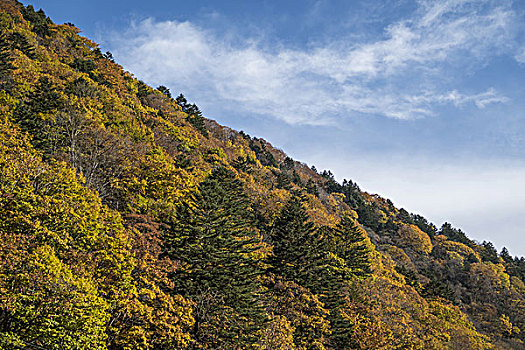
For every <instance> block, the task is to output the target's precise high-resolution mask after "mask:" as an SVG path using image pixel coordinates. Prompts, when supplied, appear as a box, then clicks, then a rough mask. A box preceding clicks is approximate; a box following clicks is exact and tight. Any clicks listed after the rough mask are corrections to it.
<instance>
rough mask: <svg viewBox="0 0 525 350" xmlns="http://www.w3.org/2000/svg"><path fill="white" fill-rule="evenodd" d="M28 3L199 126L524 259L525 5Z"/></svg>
mask: <svg viewBox="0 0 525 350" xmlns="http://www.w3.org/2000/svg"><path fill="white" fill-rule="evenodd" d="M23 3H24V4H26V5H27V4H32V5H33V6H35V8H37V9H39V8H43V9H44V11H45V12H46V14H47V15H48V16H50V17H51V19H53V20H54V21H55V22H57V23H64V22H71V23H73V24H75V25H76V26H77V27H79V28H80V29H81V30H82V35H84V36H87V37H89V38H91V39H93V40H95V41H96V42H98V43H100V45H101V49H102V50H103V51H106V50H109V51H111V52H112V54H113V56H114V57H115V59H116V61H117V62H118V63H120V64H121V65H122V66H123V67H124V68H125V69H126V70H128V71H130V72H132V73H133V74H134V75H135V76H136V77H137V78H139V79H141V80H143V81H145V82H146V83H148V84H150V85H152V86H154V87H156V86H158V85H165V86H167V87H168V88H169V89H170V90H171V92H172V94H173V95H178V94H179V93H181V92H182V93H184V95H185V96H186V97H187V99H188V100H189V101H191V102H195V103H196V104H197V105H198V106H199V107H200V109H201V110H202V111H203V112H204V115H205V116H206V117H208V118H211V119H215V120H217V121H218V122H219V123H221V124H224V125H227V126H230V127H232V128H234V129H237V130H244V131H245V132H247V133H248V134H250V135H252V136H257V137H262V138H264V139H266V140H268V141H270V142H271V143H272V144H273V145H274V146H276V147H278V148H281V149H283V150H284V151H285V152H286V153H287V154H289V155H291V156H292V157H293V158H294V159H297V160H300V161H303V162H305V163H307V164H309V165H315V166H316V168H317V169H330V170H331V171H332V172H333V173H334V175H335V176H336V178H337V179H338V180H342V179H343V178H346V179H352V180H353V181H355V182H357V183H358V184H359V185H360V187H361V189H363V190H365V191H367V192H370V193H379V194H380V195H382V196H383V197H386V198H390V199H391V200H392V201H393V202H394V204H396V206H398V207H403V208H405V209H407V210H408V211H410V212H414V213H418V214H421V215H423V216H425V217H427V218H428V219H429V220H430V221H432V222H434V223H435V224H436V225H437V226H438V227H439V226H441V224H442V223H443V222H445V221H447V222H450V223H452V224H453V225H454V226H455V227H459V228H461V229H462V230H463V231H465V232H466V233H467V234H468V235H469V237H471V238H473V239H475V240H477V241H479V242H482V241H483V240H490V241H492V242H493V243H494V244H495V246H496V247H497V248H498V249H501V248H502V247H503V246H506V247H507V248H508V249H509V250H510V252H511V253H512V254H514V255H521V256H525V225H523V224H522V221H523V219H524V218H525V84H523V83H524V82H525V1H520V0H516V1H510V0H494V1H493V0H440V1H435V0H418V1H414V0H397V1H390V0H363V1H360V0H358V1H344V0H339V1H337V0H317V1H316V0H291V1H283V0H281V1H277V0H261V1H241V0H237V1H227V0H224V1H210V0H195V1H173V0H172V1H168V0H150V1H137V0H127V1H123V0H114V1H102V0H90V1H87V0H84V1H80V0H25V1H23Z"/></svg>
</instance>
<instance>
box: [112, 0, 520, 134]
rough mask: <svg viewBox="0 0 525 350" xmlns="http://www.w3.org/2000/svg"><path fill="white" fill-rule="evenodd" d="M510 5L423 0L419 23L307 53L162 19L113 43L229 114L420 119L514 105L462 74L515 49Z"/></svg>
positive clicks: (144, 69)
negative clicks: (447, 108) (467, 82)
mask: <svg viewBox="0 0 525 350" xmlns="http://www.w3.org/2000/svg"><path fill="white" fill-rule="evenodd" d="M504 4H505V3H504V2H498V3H497V5H495V3H493V2H492V1H468V0H448V1H439V2H436V1H419V2H418V9H417V10H416V11H415V12H414V13H413V14H411V16H410V17H409V18H406V19H404V20H402V21H398V22H395V23H392V24H390V25H389V26H387V27H386V28H385V29H384V33H383V35H382V36H381V37H379V38H376V40H374V41H370V42H365V43H356V42H354V41H352V40H351V39H350V38H351V36H350V34H351V33H341V36H340V37H339V38H337V39H334V40H332V41H331V42H325V43H323V44H318V45H316V46H314V47H311V48H308V49H303V50H300V49H290V48H286V47H282V46H280V44H279V43H274V44H272V43H269V40H263V39H257V40H255V39H253V38H245V39H244V40H242V41H241V42H238V41H234V40H232V39H229V38H228V37H225V36H219V35H217V34H215V33H214V32H211V31H208V30H206V29H203V28H201V27H199V26H197V25H195V24H193V23H191V22H177V21H162V22H158V21H155V20H153V19H147V20H144V21H142V22H138V23H133V24H132V25H131V26H130V28H129V30H127V31H126V32H125V33H119V34H118V35H113V36H111V39H110V41H109V46H110V47H111V48H112V50H113V51H114V54H115V57H117V59H118V60H119V61H120V62H121V63H123V65H124V66H125V67H127V68H128V69H130V70H131V71H132V72H134V73H135V74H136V75H137V76H138V77H139V78H141V79H144V80H146V81H147V82H150V83H153V84H164V85H168V86H171V87H173V88H177V89H179V90H182V91H184V92H185V93H187V94H188V95H190V98H191V99H193V100H197V101H199V102H200V103H202V102H205V103H207V104H208V105H217V104H220V105H222V106H224V107H223V108H224V110H225V111H226V110H227V108H228V106H231V107H232V108H235V110H236V111H241V112H244V113H247V114H256V115H264V116H268V115H269V116H272V117H275V118H279V119H282V120H284V121H286V122H288V123H290V124H310V125H316V124H323V125H324V124H330V123H335V121H336V120H337V119H338V118H340V117H348V116H353V115H363V114H364V115H368V114H372V115H381V116H385V117H389V118H397V119H415V118H421V117H426V116H429V115H433V114H434V113H435V109H436V108H437V107H439V106H442V105H453V106H455V107H463V106H475V107H477V108H485V107H486V106H488V105H490V104H493V103H504V102H506V101H507V98H506V97H505V96H504V95H502V94H501V93H499V92H498V91H496V90H495V89H493V88H491V87H490V86H487V87H484V88H483V87H480V90H478V91H476V92H470V93H466V92H461V91H458V89H457V88H456V87H455V86H454V77H453V76H454V74H457V73H458V72H462V71H465V70H469V69H470V68H471V66H472V65H473V64H476V65H479V64H483V63H484V62H486V61H487V60H489V59H490V58H491V57H493V55H496V54H498V53H501V52H506V50H508V49H509V48H508V43H509V42H511V41H512V40H513V38H512V30H511V27H512V23H513V22H514V20H515V14H514V13H513V12H512V11H511V10H510V7H509V6H505V5H504ZM522 56H523V55H521V56H516V57H520V58H521V57H522ZM517 59H518V58H517ZM443 91H446V92H445V93H443Z"/></svg>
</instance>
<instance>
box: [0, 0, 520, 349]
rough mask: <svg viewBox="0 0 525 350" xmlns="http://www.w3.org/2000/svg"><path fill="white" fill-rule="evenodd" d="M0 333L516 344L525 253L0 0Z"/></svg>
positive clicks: (0, 342)
mask: <svg viewBox="0 0 525 350" xmlns="http://www.w3.org/2000/svg"><path fill="white" fill-rule="evenodd" d="M0 85H1V89H0V139H1V143H0V349H49V350H51V349H53V350H63V349H110V350H124V349H126V350H128V349H129V350H131V349H159V350H160V349H258V350H263V349H267V350H278V349H283V350H284V349H289V350H292V349H295V350H314V349H315V350H329V349H333V350H336V349H337V350H338V349H525V284H524V281H525V259H524V258H523V257H522V258H517V257H512V256H511V255H510V254H509V252H508V251H507V250H506V249H503V250H502V251H501V252H497V250H496V249H495V248H494V246H493V245H492V244H491V243H490V242H482V243H479V242H475V241H473V240H471V239H469V238H468V236H467V235H466V234H465V233H464V232H462V231H461V230H460V229H457V228H454V227H452V226H451V225H450V224H448V223H445V224H443V225H442V226H441V227H440V228H438V227H436V226H435V225H434V224H432V223H430V222H428V221H427V220H426V219H425V218H424V217H422V216H420V215H417V214H411V213H409V212H407V211H406V210H404V209H399V208H396V207H395V206H394V204H393V203H392V202H391V201H390V200H388V199H385V198H382V197H380V196H379V195H373V194H369V193H366V192H364V191H362V190H361V189H360V188H359V186H358V185H357V184H356V183H354V182H353V181H350V180H344V181H343V182H342V183H340V182H337V181H336V180H335V179H334V176H333V174H332V173H331V172H330V171H322V172H319V171H318V170H317V169H315V167H313V166H312V167H309V166H307V165H306V164H303V163H300V162H297V161H294V160H293V159H291V158H290V157H287V156H286V155H285V154H284V153H283V152H282V151H281V150H278V149H276V148H274V147H273V146H272V145H270V144H269V143H268V142H266V141H265V140H263V139H260V138H255V137H251V136H249V135H247V134H246V133H244V132H242V131H241V132H237V131H234V130H231V129H229V128H227V127H224V126H221V125H219V124H217V123H216V122H214V121H212V120H209V119H206V118H204V117H203V115H202V112H201V111H200V109H199V107H198V106H197V105H196V104H194V103H192V102H188V100H187V99H186V97H185V96H184V95H182V94H180V95H178V93H177V94H176V95H178V97H176V98H174V97H172V95H171V92H170V90H169V89H168V88H166V87H164V86H159V87H158V88H152V87H149V86H147V85H146V84H145V83H143V82H142V81H140V80H138V79H136V78H135V77H134V76H133V75H132V74H130V73H129V72H126V71H125V70H124V69H123V68H122V67H121V66H120V65H118V63H116V62H115V60H114V59H113V57H112V55H111V53H110V52H106V53H103V52H102V51H101V50H100V48H99V47H98V45H97V44H96V43H94V42H92V41H90V40H89V39H87V38H85V37H82V36H80V35H79V29H78V28H76V27H75V26H74V25H73V24H71V23H66V24H62V25H57V24H54V23H53V22H52V21H51V20H50V19H49V18H48V17H47V16H46V14H45V13H44V11H42V10H39V11H35V9H34V8H33V7H31V6H27V7H25V6H23V5H22V4H20V3H19V2H17V1H15V0H2V1H0Z"/></svg>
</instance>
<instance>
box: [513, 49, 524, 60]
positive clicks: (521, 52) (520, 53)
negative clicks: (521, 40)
mask: <svg viewBox="0 0 525 350" xmlns="http://www.w3.org/2000/svg"><path fill="white" fill-rule="evenodd" d="M514 58H515V59H516V61H518V62H519V63H523V64H525V46H524V47H522V48H520V49H519V50H518V53H517V54H516V56H514Z"/></svg>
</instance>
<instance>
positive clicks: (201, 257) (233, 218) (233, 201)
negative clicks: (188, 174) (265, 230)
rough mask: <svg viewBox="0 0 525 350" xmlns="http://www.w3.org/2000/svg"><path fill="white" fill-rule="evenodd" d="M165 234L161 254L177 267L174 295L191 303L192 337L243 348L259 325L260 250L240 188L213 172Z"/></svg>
mask: <svg viewBox="0 0 525 350" xmlns="http://www.w3.org/2000/svg"><path fill="white" fill-rule="evenodd" d="M177 219H178V222H176V223H174V224H173V228H172V230H171V231H170V232H169V234H167V237H166V245H165V251H166V253H167V255H168V256H169V257H170V258H172V259H175V260H178V261H180V262H181V263H182V265H183V268H182V270H181V271H180V273H178V274H177V275H176V276H173V278H174V281H175V283H177V284H178V292H179V293H181V294H183V295H184V296H186V297H188V298H191V299H192V300H194V301H195V302H196V306H195V310H194V317H195V327H194V330H193V333H194V337H195V338H196V340H197V342H198V343H207V344H213V346H214V348H228V349H236V348H245V347H246V346H248V344H251V343H253V342H254V341H255V337H254V335H255V332H256V331H257V329H258V328H259V327H260V326H261V325H262V324H263V322H264V319H265V314H264V310H263V309H262V306H261V304H260V295H259V294H260V292H261V288H260V281H259V279H258V276H259V275H261V274H262V271H263V270H262V267H261V266H260V262H258V261H256V259H255V257H254V256H253V254H254V253H255V252H256V251H257V250H259V249H260V248H261V240H260V238H259V237H258V234H257V233H256V232H255V229H254V227H255V225H254V219H253V215H252V211H251V208H250V205H249V201H248V198H247V197H246V195H245V194H244V192H243V188H242V183H241V182H240V181H239V180H238V179H236V178H235V176H234V174H233V173H232V172H231V171H230V170H227V169H225V168H217V169H215V170H214V171H213V172H212V174H211V175H210V176H209V177H208V178H207V179H206V180H205V181H204V182H202V183H201V184H200V192H199V193H197V194H195V195H194V196H193V198H192V200H191V201H190V203H187V204H186V205H184V206H183V207H182V208H181V209H180V210H179V213H178V217H177Z"/></svg>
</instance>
